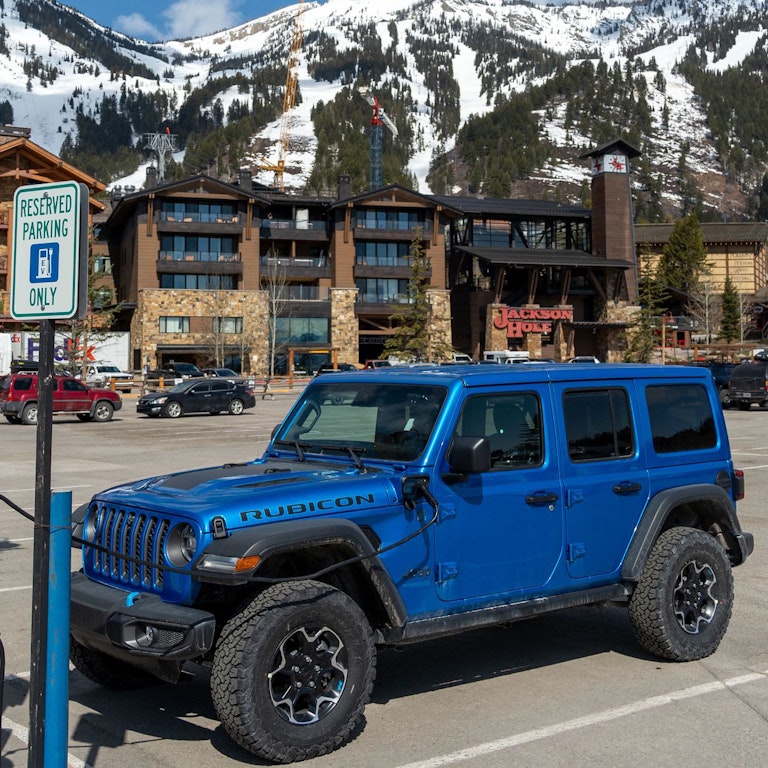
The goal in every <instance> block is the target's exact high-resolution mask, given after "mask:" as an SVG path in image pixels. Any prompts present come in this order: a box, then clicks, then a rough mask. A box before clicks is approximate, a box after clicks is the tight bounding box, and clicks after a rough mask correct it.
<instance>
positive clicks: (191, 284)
mask: <svg viewBox="0 0 768 768" xmlns="http://www.w3.org/2000/svg"><path fill="white" fill-rule="evenodd" d="M160 287H161V288H176V289H178V290H187V291H233V290H235V277H234V275H166V274H163V275H160Z"/></svg>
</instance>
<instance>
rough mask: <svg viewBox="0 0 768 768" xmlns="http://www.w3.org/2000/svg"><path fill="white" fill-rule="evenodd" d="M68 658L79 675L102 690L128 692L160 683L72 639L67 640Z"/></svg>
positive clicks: (144, 673) (155, 678) (139, 670)
mask: <svg viewBox="0 0 768 768" xmlns="http://www.w3.org/2000/svg"><path fill="white" fill-rule="evenodd" d="M69 658H70V660H71V661H72V663H73V664H74V665H75V668H76V669H77V671H78V672H80V674H81V675H83V676H84V677H87V678H88V679H89V680H90V681H91V682H94V683H96V684H97V685H101V686H102V687H104V688H113V689H115V690H121V691H130V690H133V689H135V688H146V687H147V686H148V685H157V684H158V683H160V682H161V681H160V679H159V678H157V677H155V676H154V675H152V674H150V673H149V672H146V671H145V670H143V669H139V668H138V667H134V666H132V665H130V664H126V663H125V662H124V661H120V660H119V659H115V658H112V656H107V654H106V653H101V651H94V650H93V649H92V648H86V647H85V646H84V645H81V644H80V643H78V642H77V640H75V639H74V638H73V637H70V638H69Z"/></svg>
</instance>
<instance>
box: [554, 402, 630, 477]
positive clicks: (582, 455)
mask: <svg viewBox="0 0 768 768" xmlns="http://www.w3.org/2000/svg"><path fill="white" fill-rule="evenodd" d="M563 414H564V416H565V435H566V439H567V441H568V457H569V458H570V460H571V461H573V462H582V461H599V460H601V459H602V460H605V459H623V458H627V457H628V456H632V455H633V454H634V452H635V436H634V432H633V430H632V420H631V419H630V412H629V397H628V396H627V393H626V391H625V390H623V389H619V388H611V389H585V390H570V391H568V392H566V393H565V394H564V395H563Z"/></svg>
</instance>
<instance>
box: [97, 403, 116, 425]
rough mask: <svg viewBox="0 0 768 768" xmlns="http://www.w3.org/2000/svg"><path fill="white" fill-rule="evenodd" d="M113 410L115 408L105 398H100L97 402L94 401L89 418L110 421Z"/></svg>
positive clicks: (101, 421)
mask: <svg viewBox="0 0 768 768" xmlns="http://www.w3.org/2000/svg"><path fill="white" fill-rule="evenodd" d="M114 412H115V409H114V407H113V406H112V404H111V403H108V402H107V401H106V400H100V401H99V402H98V403H96V406H95V407H94V409H93V415H92V416H91V420H92V421H98V422H100V423H103V422H105V421H111V420H112V415H113V414H114Z"/></svg>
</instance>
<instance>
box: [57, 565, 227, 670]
mask: <svg viewBox="0 0 768 768" xmlns="http://www.w3.org/2000/svg"><path fill="white" fill-rule="evenodd" d="M70 632H71V633H72V637H74V638H75V640H77V641H78V642H79V643H81V644H82V645H84V646H86V647H88V648H93V649H95V650H100V651H104V652H105V653H107V654H109V655H110V656H115V657H117V658H123V659H125V660H126V661H130V660H131V659H132V658H133V659H135V658H136V657H143V658H144V659H146V658H147V657H150V658H154V659H157V660H160V661H177V662H178V661H186V660H188V659H196V658H199V657H201V656H203V655H205V654H206V653H207V652H208V651H209V650H210V649H211V648H212V647H213V643H214V638H215V634H216V619H215V618H214V616H213V614H211V613H208V612H207V611H201V610H199V609H197V608H189V607H187V606H184V605H174V604H172V603H164V602H163V601H162V600H161V599H160V598H159V597H157V596H156V595H149V594H145V593H143V592H126V591H123V590H120V589H115V588H114V587H108V586H105V585H103V584H99V583H98V582H95V581H91V580H90V579H88V577H87V576H86V575H85V574H84V573H82V572H78V573H73V574H72V587H71V599H70Z"/></svg>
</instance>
